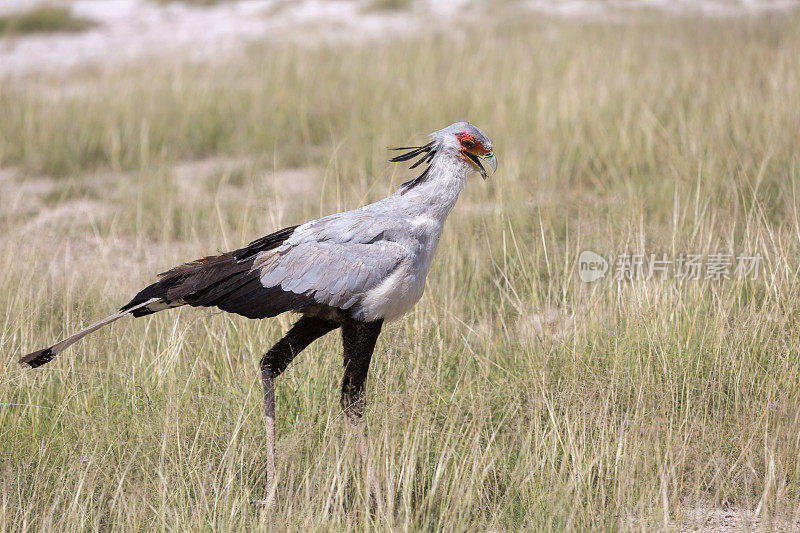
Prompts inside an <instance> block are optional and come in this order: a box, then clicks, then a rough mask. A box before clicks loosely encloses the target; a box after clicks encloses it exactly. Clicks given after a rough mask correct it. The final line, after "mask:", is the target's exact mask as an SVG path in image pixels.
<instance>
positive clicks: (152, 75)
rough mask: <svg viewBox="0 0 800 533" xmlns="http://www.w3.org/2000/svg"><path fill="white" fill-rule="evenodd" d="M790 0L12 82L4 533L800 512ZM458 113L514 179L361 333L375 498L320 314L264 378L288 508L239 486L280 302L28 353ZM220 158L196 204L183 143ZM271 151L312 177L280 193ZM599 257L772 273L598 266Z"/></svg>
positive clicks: (491, 186)
mask: <svg viewBox="0 0 800 533" xmlns="http://www.w3.org/2000/svg"><path fill="white" fill-rule="evenodd" d="M797 23H798V19H797V18H796V17H794V16H790V17H787V16H782V17H780V18H774V19H773V18H762V19H757V20H752V19H751V20H729V21H724V22H713V21H689V20H654V19H649V18H642V19H640V20H637V21H635V22H631V23H625V24H621V23H578V22H552V21H541V20H525V21H517V22H515V23H513V24H510V25H509V24H506V25H504V26H503V27H502V28H500V27H491V28H489V31H488V35H490V37H489V38H487V37H486V35H487V29H486V28H485V27H483V28H481V29H480V30H478V29H475V30H474V31H473V30H465V31H464V32H463V34H462V35H460V36H458V37H454V38H444V37H430V38H424V39H417V40H409V41H406V42H398V43H392V44H390V45H385V46H370V47H363V48H362V47H352V48H349V47H348V48H346V49H344V50H343V49H341V48H338V49H335V50H333V49H327V48H326V49H322V48H320V49H304V50H298V49H284V48H269V49H256V50H253V51H252V54H250V56H249V59H248V60H247V61H242V62H234V63H229V64H224V65H203V66H196V65H189V64H183V65H178V66H174V65H162V66H152V65H150V66H147V67H145V66H142V67H131V68H130V69H128V70H124V71H117V72H114V73H111V74H107V73H104V74H98V73H92V72H85V73H82V74H81V75H80V76H78V75H76V77H75V78H73V79H67V80H65V81H63V82H62V83H61V85H60V89H59V90H58V91H53V90H52V89H50V88H49V87H52V86H53V85H54V84H52V83H49V82H48V80H27V81H24V82H13V83H12V82H8V83H4V84H3V85H2V89H0V116H3V117H4V119H3V120H2V121H0V168H1V167H6V168H13V169H15V170H14V171H9V170H6V171H4V173H3V174H2V176H0V177H2V179H3V187H2V192H0V194H2V204H1V205H2V208H1V209H0V231H1V232H2V235H3V236H4V237H3V239H2V241H0V308H2V309H4V310H5V311H4V312H3V314H2V316H0V351H2V353H4V354H6V356H7V359H6V360H7V364H6V365H5V366H4V367H3V369H2V374H0V432H1V433H0V458H2V462H0V524H2V529H4V530H12V529H13V530H17V529H20V530H26V529H29V530H42V529H50V530H72V529H76V528H82V529H91V530H105V531H107V530H126V531H127V530H136V529H139V530H151V529H180V530H208V529H213V530H222V531H228V530H229V531H241V530H250V529H253V528H265V529H273V530H283V529H285V528H288V529H291V530H303V531H305V530H309V529H312V530H327V529H336V530H342V529H368V528H371V527H376V528H379V529H383V528H390V527H391V528H395V529H401V530H415V531H416V530H440V529H442V530H457V531H464V530H496V531H503V530H507V531H512V530H520V529H528V530H531V529H554V530H562V529H576V528H581V529H621V530H652V529H654V528H659V527H663V528H667V529H669V528H672V527H683V526H686V527H692V526H693V525H696V523H697V522H698V521H699V523H700V524H701V525H702V523H704V522H703V521H704V520H706V518H707V515H706V514H704V513H703V512H702V511H698V509H710V510H711V511H710V514H712V515H713V514H714V513H715V512H716V511H714V510H715V509H721V510H726V511H725V512H729V511H730V510H731V509H733V510H736V509H740V510H741V511H742V514H743V515H744V516H745V517H746V518H745V519H746V520H750V521H749V522H747V523H748V524H750V525H751V526H752V527H762V528H764V529H772V528H777V527H783V528H786V529H797V528H798V527H800V522H798V521H799V520H800V516H798V511H797V510H798V509H800V460H799V459H798V458H799V457H800V455H798V435H799V434H800V418H799V415H798V413H800V388H798V382H799V380H800V358H798V349H797V342H796V339H797V335H798V327H797V319H798V314H799V313H798V312H799V311H800V308H798V303H797V302H798V301H800V299H798V289H799V288H800V286H798V282H797V279H796V278H797V263H798V256H799V254H798V236H799V235H800V225H799V224H798V216H797V215H798V212H797V207H798V199H797V193H796V189H797V184H798V180H799V179H800V160H799V159H798V145H800V143H799V141H800V137H798V129H797V124H798V123H800V108H798V106H797V105H796V96H797V94H800V68H798V67H800V64H798V63H800V60H799V59H798V55H797V53H796V51H797V49H798V47H800V34H798V33H797V32H796V28H797ZM461 119H468V120H470V121H472V122H474V123H476V124H478V125H479V126H481V127H482V128H483V129H484V130H485V131H487V132H488V133H489V134H490V135H491V136H492V138H493V140H494V142H495V146H496V152H497V154H498V156H499V158H500V164H501V166H500V169H499V170H500V172H499V173H498V174H497V175H496V176H495V177H494V178H493V179H491V180H489V181H487V182H481V181H480V180H475V181H474V182H472V183H470V186H469V187H468V190H467V191H466V192H465V193H464V196H463V197H462V200H461V204H460V206H459V207H457V208H456V210H455V212H454V213H453V215H452V216H451V220H450V221H449V222H448V226H447V228H446V230H445V236H444V238H443V239H442V244H441V245H440V249H439V252H438V257H437V261H436V264H435V267H434V269H433V271H432V273H431V276H430V278H429V285H428V291H427V292H426V295H425V296H424V297H423V299H422V301H421V302H420V304H419V305H418V306H417V308H416V309H415V311H414V312H413V313H411V314H410V315H409V316H408V317H407V318H405V319H404V320H402V321H400V322H398V323H396V324H393V325H391V326H389V327H388V330H387V334H385V335H384V337H383V339H382V340H381V341H380V342H379V347H378V355H377V357H376V359H375V360H374V363H373V367H372V369H371V374H370V379H369V383H368V395H369V401H370V403H369V410H368V414H367V421H368V422H367V423H368V427H369V433H370V438H371V442H372V443H373V447H374V449H373V453H374V457H375V459H376V462H377V470H378V478H379V481H380V484H381V485H382V487H383V488H384V490H385V491H386V493H387V495H388V500H389V509H388V511H387V513H386V514H385V515H383V516H376V515H373V514H370V512H369V510H368V507H367V505H366V498H365V496H364V493H365V486H364V483H363V477H362V472H361V469H360V467H359V466H358V461H356V457H355V454H354V453H353V450H352V443H350V442H348V441H347V436H346V431H345V430H344V427H343V424H342V420H341V416H340V412H339V408H338V399H337V389H338V385H337V383H338V380H339V379H340V365H341V362H340V360H339V355H338V345H339V340H338V339H337V338H335V337H331V338H329V339H325V340H323V341H321V342H319V343H317V344H316V345H314V346H312V347H311V348H310V349H309V350H308V351H307V352H304V354H303V356H302V357H300V358H299V360H298V361H297V362H296V363H294V364H293V366H291V367H290V369H289V370H288V371H287V372H286V374H284V375H283V376H282V377H281V379H280V382H279V383H278V400H277V401H278V415H279V421H278V431H279V436H280V440H279V443H278V454H279V477H280V487H279V493H280V498H279V503H278V505H277V506H276V507H275V508H274V509H273V511H272V512H271V513H269V514H262V513H261V512H260V511H259V510H257V509H254V508H252V507H250V506H249V505H248V504H247V501H248V500H249V499H251V498H257V497H260V496H261V495H262V493H263V491H264V481H263V461H264V450H263V447H262V442H263V439H262V436H263V426H262V421H261V404H260V389H259V382H258V379H257V378H258V372H257V361H258V358H259V354H260V353H261V352H263V351H264V350H265V349H266V348H267V347H268V346H269V345H270V343H271V342H273V341H274V340H275V339H276V338H277V337H278V336H279V335H280V332H281V330H282V328H285V327H286V326H287V325H288V323H289V318H288V317H287V318H283V319H280V320H276V321H271V322H263V323H254V322H249V321H247V320H244V319H240V318H237V317H230V316H227V315H221V314H215V313H212V312H204V311H196V310H186V311H177V312H171V313H167V314H163V315H158V316H155V317H154V318H152V319H143V320H137V321H131V322H128V323H119V324H118V325H115V326H114V327H113V328H112V329H110V330H107V331H103V332H100V333H98V334H96V335H94V336H93V337H91V338H89V339H88V340H86V341H84V342H82V343H81V344H80V345H78V346H77V347H76V348H74V349H72V350H71V352H70V353H68V354H65V355H64V356H62V357H60V358H59V359H58V360H57V361H55V362H53V363H51V364H50V365H48V366H47V367H45V368H43V369H41V370H39V371H36V372H26V371H23V370H22V369H19V368H18V367H17V366H16V364H15V363H14V362H13V361H14V359H16V357H17V356H18V355H19V354H21V353H25V352H27V351H29V350H31V349H34V348H37V347H40V346H41V345H42V344H44V343H46V342H48V341H50V340H52V339H55V338H57V337H59V336H60V335H61V334H62V333H64V332H67V331H72V330H75V329H77V328H78V327H80V326H81V325H82V324H86V323H87V322H88V321H90V320H93V319H95V318H97V317H99V316H104V315H105V314H106V313H107V312H108V311H109V310H111V309H114V307H115V306H117V305H119V304H121V303H123V302H124V301H125V300H126V298H127V297H129V296H130V295H131V293H133V292H134V291H135V290H136V289H137V288H139V287H141V286H142V285H143V284H144V283H146V282H148V281H149V280H150V279H152V274H153V273H154V272H156V271H159V269H164V268H166V267H169V266H171V265H172V264H174V263H176V262H178V261H181V260H184V259H189V258H192V257H195V256H198V255H200V254H204V253H207V252H210V251H213V250H215V249H225V248H232V247H235V246H238V245H240V244H241V243H243V242H246V241H247V240H248V239H251V238H255V237H258V236H260V235H262V234H264V233H265V232H267V231H270V230H273V229H275V228H278V227H280V226H281V225H284V224H291V223H297V222H300V221H302V220H304V219H306V218H309V217H313V216H316V215H319V214H321V213H328V212H332V211H335V210H338V209H343V208H349V207H354V206H357V205H359V204H361V203H363V202H365V201H369V200H374V199H377V198H379V197H381V196H383V195H385V194H386V193H388V192H389V191H390V190H392V187H393V186H392V185H391V184H397V183H400V181H401V180H403V179H407V176H408V174H407V173H406V172H404V171H402V170H401V169H399V168H396V167H389V166H388V165H387V163H386V162H385V161H386V158H387V154H386V152H385V147H386V146H389V145H394V144H396V143H401V144H402V143H407V142H412V141H414V140H418V139H420V137H419V135H417V134H419V133H424V132H427V131H430V130H432V129H435V128H438V127H441V126H443V125H445V124H449V123H450V122H453V121H455V120H461ZM206 157H214V158H216V159H211V161H223V162H224V164H220V165H199V166H198V167H197V170H196V172H197V173H198V181H197V187H198V190H199V191H201V193H200V194H197V193H194V194H187V193H186V189H185V187H186V178H185V169H186V168H187V167H186V166H185V165H184V164H183V163H181V162H183V161H186V160H188V159H197V158H206ZM179 164H180V165H181V166H178V167H176V165H179ZM176 168H177V170H176ZM189 168H193V167H189ZM287 168H305V169H318V170H313V171H310V172H309V171H302V172H300V174H294V175H302V176H304V179H308V176H316V180H317V181H316V182H315V183H313V184H312V185H311V186H310V187H309V186H308V185H305V184H303V185H301V186H299V187H298V186H297V185H296V184H293V185H292V186H291V187H294V188H288V189H287V188H284V186H283V185H282V184H281V182H280V178H275V176H280V174H277V175H276V174H274V172H275V171H276V170H280V169H287ZM181 169H183V170H181ZM298 172H299V171H298ZM182 191H183V192H182ZM81 206H83V208H85V209H82V208H81ZM72 207H77V214H73V209H71V208H72ZM585 248H591V249H593V250H596V251H599V252H603V253H606V254H611V253H619V252H622V251H626V250H628V251H633V252H637V251H644V252H656V251H659V252H660V251H666V252H668V253H670V254H671V255H677V254H678V253H679V252H696V253H709V252H713V251H733V252H736V253H748V254H754V253H761V254H762V255H763V257H764V269H763V271H762V272H761V275H760V276H759V278H758V280H756V281H745V280H736V279H735V280H731V281H724V282H706V281H697V282H684V283H679V282H677V281H674V280H671V279H670V280H665V281H655V280H654V281H649V282H630V283H621V284H617V283H614V282H612V281H610V280H604V281H600V282H597V283H596V284H594V285H585V284H582V283H581V282H580V281H578V280H577V276H576V273H577V272H576V264H575V262H576V259H577V256H578V254H579V252H580V251H581V250H583V249H585ZM756 511H758V514H757V515H756V514H755V513H756ZM731 512H735V511H731Z"/></svg>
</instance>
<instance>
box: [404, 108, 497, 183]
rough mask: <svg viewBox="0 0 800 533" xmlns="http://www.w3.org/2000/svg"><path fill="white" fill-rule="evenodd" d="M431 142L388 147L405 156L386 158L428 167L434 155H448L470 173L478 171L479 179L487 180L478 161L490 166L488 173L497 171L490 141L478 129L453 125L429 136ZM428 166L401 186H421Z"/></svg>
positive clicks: (460, 123)
mask: <svg viewBox="0 0 800 533" xmlns="http://www.w3.org/2000/svg"><path fill="white" fill-rule="evenodd" d="M429 138H430V139H431V142H429V143H428V144H426V145H424V146H407V147H404V148H392V149H393V150H404V151H406V153H404V154H401V155H398V156H396V157H393V158H392V159H390V161H392V162H400V161H409V160H411V159H417V158H418V157H419V159H417V160H416V161H415V162H414V164H413V165H411V167H410V168H415V167H418V166H419V165H422V164H430V163H431V161H433V159H434V157H436V156H437V155H442V156H451V157H455V158H457V159H459V160H462V161H464V162H466V163H467V164H468V165H469V166H470V167H472V168H473V169H474V170H476V171H478V172H480V174H481V176H482V177H483V179H486V178H487V176H488V175H487V174H486V169H485V168H483V165H482V164H481V161H482V160H483V161H486V163H488V164H489V166H490V167H492V173H493V174H494V172H495V171H496V170H497V158H496V157H495V156H494V151H493V146H492V140H491V139H490V138H489V137H488V136H487V135H486V134H485V133H483V132H482V131H481V130H480V129H479V128H478V127H476V126H473V125H472V124H470V123H469V122H456V123H455V124H451V125H449V126H447V127H446V128H442V129H440V130H439V131H434V132H433V133H431V134H430V135H429ZM429 171H430V166H429V167H427V168H426V169H425V170H424V171H423V172H422V174H421V175H420V176H418V177H417V178H415V179H413V180H411V181H408V182H406V183H404V184H403V185H401V187H403V188H405V189H408V188H411V187H413V186H414V185H416V184H418V183H421V182H422V181H424V180H425V178H426V177H427V176H428V173H429Z"/></svg>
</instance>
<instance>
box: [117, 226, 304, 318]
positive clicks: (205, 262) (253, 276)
mask: <svg viewBox="0 0 800 533" xmlns="http://www.w3.org/2000/svg"><path fill="white" fill-rule="evenodd" d="M295 228H297V226H292V227H288V228H284V229H282V230H280V231H276V232H275V233H272V234H270V235H267V236H265V237H262V238H260V239H257V240H255V241H253V242H251V243H250V244H249V245H247V246H245V247H244V248H240V249H238V250H234V251H232V252H227V253H224V254H221V255H214V256H209V257H204V258H202V259H198V260H196V261H191V262H189V263H186V264H183V265H180V266H177V267H175V268H173V269H171V270H168V271H167V272H163V273H162V274H159V276H160V278H161V279H159V280H158V281H157V282H155V283H153V284H152V285H149V286H148V287H145V288H144V289H143V290H142V291H140V292H139V294H137V295H136V296H134V297H133V299H132V300H131V301H130V302H128V303H127V304H126V305H125V306H123V307H122V309H121V310H122V311H125V310H127V309H131V308H133V307H135V306H136V305H138V304H140V303H144V302H146V301H148V300H150V299H152V298H159V299H161V300H162V301H163V302H164V303H166V304H167V305H169V304H170V303H171V302H178V305H180V301H182V302H185V303H186V304H188V305H191V306H193V307H218V308H220V309H222V310H223V311H228V312H231V313H236V314H240V315H243V316H246V317H248V318H267V317H271V316H276V315H279V314H280V313H283V312H285V311H291V310H292V309H297V308H299V307H304V306H306V305H310V304H312V303H315V300H314V299H313V298H312V297H311V296H307V295H302V294H295V293H293V292H288V291H284V290H283V289H281V288H280V287H269V288H265V287H263V286H262V285H261V270H260V269H256V270H253V263H254V261H255V258H256V256H257V255H258V254H259V253H261V252H264V251H268V250H272V249H274V248H277V247H278V246H280V245H281V244H283V243H284V242H285V241H286V239H287V238H288V237H289V236H290V235H291V234H292V233H294V230H295ZM148 307H149V306H148ZM162 308H163V306H159V307H158V309H162ZM154 312H155V311H154V310H152V309H148V308H147V307H142V308H140V309H137V310H135V311H133V313H132V314H133V316H144V315H149V314H151V313H154Z"/></svg>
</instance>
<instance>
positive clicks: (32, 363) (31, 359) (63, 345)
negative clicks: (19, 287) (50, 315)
mask: <svg viewBox="0 0 800 533" xmlns="http://www.w3.org/2000/svg"><path fill="white" fill-rule="evenodd" d="M157 301H159V298H151V299H150V300H148V301H146V302H143V303H141V304H138V305H136V306H134V307H131V308H130V309H125V310H120V311H117V312H116V313H114V314H113V315H110V316H107V317H106V318H104V319H103V320H100V321H99V322H95V323H94V324H92V325H91V326H89V327H87V328H84V329H82V330H80V331H79V332H77V333H75V334H73V335H70V336H69V337H67V338H66V339H64V340H61V341H58V342H57V343H55V344H54V345H52V346H50V347H49V348H45V349H43V350H37V351H35V352H31V353H29V354H28V355H26V356H25V357H23V358H22V359H20V360H19V364H21V365H28V366H29V367H31V368H36V367H39V366H42V365H43V364H45V363H49V362H50V361H51V360H52V359H53V358H54V357H55V356H56V355H58V354H60V353H61V352H63V351H64V350H66V349H67V348H68V347H70V346H72V345H73V344H75V343H76V342H78V341H79V340H81V339H82V338H84V337H85V336H86V335H88V334H89V333H92V332H94V331H97V330H98V329H100V328H102V327H103V326H107V325H108V324H111V323H112V322H114V321H116V320H119V319H120V318H122V317H124V316H125V315H129V314H131V313H133V311H135V310H137V309H139V308H141V307H145V306H148V305H150V304H152V303H155V302H157Z"/></svg>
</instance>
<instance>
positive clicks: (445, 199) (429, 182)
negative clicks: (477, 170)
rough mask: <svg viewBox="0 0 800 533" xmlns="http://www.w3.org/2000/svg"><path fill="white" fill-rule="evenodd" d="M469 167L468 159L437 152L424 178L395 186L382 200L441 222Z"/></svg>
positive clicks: (457, 193) (461, 185)
mask: <svg viewBox="0 0 800 533" xmlns="http://www.w3.org/2000/svg"><path fill="white" fill-rule="evenodd" d="M469 170H470V166H469V163H467V162H466V161H464V160H463V159H461V158H460V157H458V155H455V154H451V153H447V152H442V153H438V154H436V155H435V156H434V158H433V159H432V160H431V166H430V170H429V172H428V176H427V177H426V178H425V180H424V181H422V182H421V183H418V184H416V185H414V186H413V187H411V188H410V189H407V188H401V189H399V190H398V191H397V192H395V193H394V194H392V195H391V196H390V197H388V198H387V199H386V200H385V201H386V202H388V203H391V204H392V205H393V206H395V207H396V208H397V209H398V210H400V212H402V213H404V214H405V215H407V216H418V215H427V216H430V217H433V218H436V219H438V220H439V221H440V222H442V223H443V222H444V221H445V219H446V218H447V215H449V214H450V211H451V210H452V209H453V207H454V206H455V205H456V200H458V195H459V194H460V193H461V191H462V190H464V185H465V184H466V181H467V172H469Z"/></svg>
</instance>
